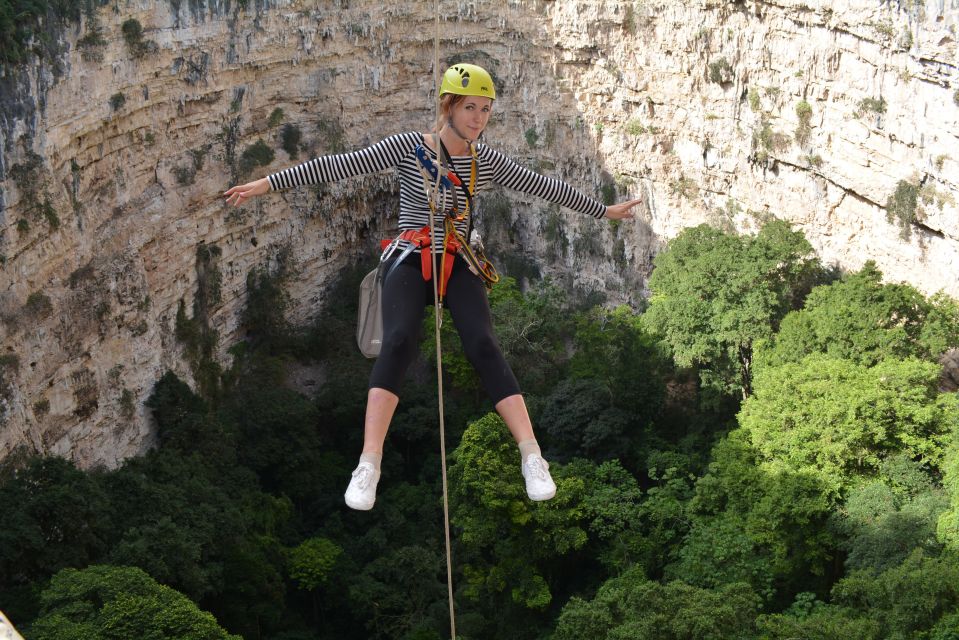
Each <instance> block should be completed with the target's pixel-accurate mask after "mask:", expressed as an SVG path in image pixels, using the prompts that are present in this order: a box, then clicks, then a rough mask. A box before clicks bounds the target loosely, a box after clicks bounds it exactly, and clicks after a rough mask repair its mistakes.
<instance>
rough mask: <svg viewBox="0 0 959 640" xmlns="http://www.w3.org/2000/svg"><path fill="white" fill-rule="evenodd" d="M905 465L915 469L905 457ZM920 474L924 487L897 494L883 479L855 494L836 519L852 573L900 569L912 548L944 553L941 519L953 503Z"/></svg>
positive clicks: (848, 499)
mask: <svg viewBox="0 0 959 640" xmlns="http://www.w3.org/2000/svg"><path fill="white" fill-rule="evenodd" d="M900 460H902V461H904V462H905V463H906V464H914V463H912V461H911V460H909V459H908V458H907V457H905V456H902V457H901V458H900ZM918 473H919V475H920V477H921V481H922V484H923V485H925V486H921V487H918V488H917V490H913V491H909V492H908V493H905V495H897V494H896V492H895V491H894V490H893V488H892V487H890V486H889V484H888V483H887V482H884V481H882V480H874V481H872V482H869V483H867V484H864V485H862V486H859V487H856V488H854V489H853V490H852V491H850V493H849V497H848V498H847V499H846V502H845V504H844V505H843V509H842V510H841V511H839V512H838V514H837V518H836V520H837V526H838V527H839V529H840V530H841V532H842V533H843V538H844V539H845V540H846V548H847V552H848V555H847V557H846V567H847V568H848V569H852V570H855V569H874V570H877V571H883V570H885V569H888V568H890V567H893V566H896V565H898V564H900V563H901V562H902V561H903V560H905V559H906V556H907V555H908V554H909V553H910V552H911V551H912V550H913V549H917V548H923V549H925V550H926V551H927V552H933V553H934V552H937V551H938V550H939V545H938V543H937V542H936V520H937V518H938V516H939V514H940V513H942V512H943V511H944V510H945V509H946V507H948V504H949V502H948V500H947V499H946V497H945V496H944V495H943V493H942V491H940V490H937V489H934V488H933V486H932V481H931V479H930V478H929V477H928V476H926V475H925V474H924V473H922V472H921V471H919V472H918Z"/></svg>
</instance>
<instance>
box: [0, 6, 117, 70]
mask: <svg viewBox="0 0 959 640" xmlns="http://www.w3.org/2000/svg"><path fill="white" fill-rule="evenodd" d="M97 4H102V2H100V1H99V0H96V1H95V2H76V1H75V0H0V64H3V65H8V64H19V63H23V62H27V61H28V60H29V58H30V56H31V54H34V55H38V56H41V57H48V56H49V57H52V55H53V54H54V53H55V51H56V46H55V42H56V40H57V38H58V37H59V31H60V29H61V28H63V26H65V25H66V24H69V23H78V22H79V21H80V17H81V15H82V13H81V12H83V11H84V9H86V12H87V13H89V12H90V11H91V10H92V7H93V6H95V5H97ZM31 43H32V46H31Z"/></svg>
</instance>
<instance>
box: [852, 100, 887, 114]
mask: <svg viewBox="0 0 959 640" xmlns="http://www.w3.org/2000/svg"><path fill="white" fill-rule="evenodd" d="M870 113H875V114H882V113H886V100H885V98H883V97H882V96H879V98H863V99H862V100H860V101H859V106H858V107H857V108H856V111H855V115H856V117H857V118H861V117H863V116H864V115H867V114H870Z"/></svg>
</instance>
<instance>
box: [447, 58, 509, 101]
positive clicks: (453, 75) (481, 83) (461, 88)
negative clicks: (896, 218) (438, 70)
mask: <svg viewBox="0 0 959 640" xmlns="http://www.w3.org/2000/svg"><path fill="white" fill-rule="evenodd" d="M446 93H455V94H457V95H460V96H480V97H483V98H489V99H491V100H496V87H494V86H493V78H492V77H491V76H490V74H489V73H488V72H487V71H486V69H484V68H483V67H478V66H476V65H475V64H466V63H460V64H454V65H453V66H452V67H450V68H449V69H447V70H446V73H444V74H443V82H442V83H441V84H440V96H442V95H444V94H446Z"/></svg>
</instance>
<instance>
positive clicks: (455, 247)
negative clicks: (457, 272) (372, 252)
mask: <svg viewBox="0 0 959 640" xmlns="http://www.w3.org/2000/svg"><path fill="white" fill-rule="evenodd" d="M397 239H399V240H406V241H407V242H412V243H413V244H414V245H416V246H417V247H419V249H420V270H421V271H422V273H423V280H429V279H430V278H432V277H433V261H432V260H431V259H430V256H431V255H432V251H429V247H430V227H429V225H426V226H425V227H423V228H422V229H407V230H406V231H404V232H403V233H401V234H400V235H399V236H397ZM391 242H393V240H389V239H387V240H382V241H380V246H381V247H382V248H383V249H386V247H388V246H389V245H390V243H391ZM460 247H461V243H460V242H459V240H456V239H455V238H450V237H449V236H447V240H446V242H445V243H444V246H443V249H444V251H443V258H442V259H441V260H440V269H441V270H442V272H443V276H442V278H440V282H439V294H440V297H441V298H442V297H443V296H445V295H446V285H447V283H448V282H449V280H450V275H451V274H452V273H453V263H454V261H455V258H454V256H455V255H456V253H457V252H458V251H459V250H460ZM447 254H449V256H450V259H449V260H447V259H446V256H447Z"/></svg>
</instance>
